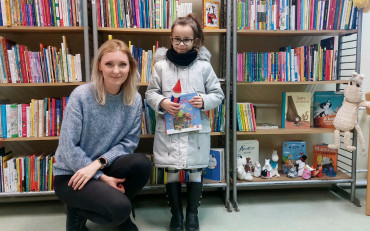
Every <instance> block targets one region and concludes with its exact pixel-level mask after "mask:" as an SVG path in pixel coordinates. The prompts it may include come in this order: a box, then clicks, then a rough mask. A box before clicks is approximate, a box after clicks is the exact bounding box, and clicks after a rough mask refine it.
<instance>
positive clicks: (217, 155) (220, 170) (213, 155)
mask: <svg viewBox="0 0 370 231" xmlns="http://www.w3.org/2000/svg"><path fill="white" fill-rule="evenodd" d="M147 157H148V159H149V160H150V161H151V162H152V163H153V168H152V175H151V178H150V179H149V182H148V184H150V185H157V184H166V183H167V173H168V172H167V169H165V168H157V167H155V166H154V156H153V155H152V154H147ZM202 178H203V180H211V181H217V182H222V181H224V180H225V150H224V149H223V148H211V150H210V153H209V164H208V167H207V168H205V169H203V174H202ZM179 182H181V183H186V182H189V173H188V171H186V170H180V171H179Z"/></svg>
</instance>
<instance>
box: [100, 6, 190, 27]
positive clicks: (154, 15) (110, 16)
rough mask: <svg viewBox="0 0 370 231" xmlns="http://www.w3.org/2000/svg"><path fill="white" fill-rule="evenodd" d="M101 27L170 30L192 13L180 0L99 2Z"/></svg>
mask: <svg viewBox="0 0 370 231" xmlns="http://www.w3.org/2000/svg"><path fill="white" fill-rule="evenodd" d="M96 4H97V20H98V26H99V27H120V28H131V27H132V28H133V27H135V28H152V29H154V28H155V29H159V28H162V29H165V28H170V27H171V25H172V23H173V22H174V21H175V19H176V18H177V17H182V16H186V15H187V14H189V13H191V12H192V11H193V10H192V7H193V6H192V3H181V1H180V0H152V1H149V0H118V1H112V0H97V1H96Z"/></svg>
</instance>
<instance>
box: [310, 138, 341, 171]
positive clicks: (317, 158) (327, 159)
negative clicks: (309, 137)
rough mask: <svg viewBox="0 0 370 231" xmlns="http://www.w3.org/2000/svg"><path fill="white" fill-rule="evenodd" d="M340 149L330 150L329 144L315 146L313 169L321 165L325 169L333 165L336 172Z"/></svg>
mask: <svg viewBox="0 0 370 231" xmlns="http://www.w3.org/2000/svg"><path fill="white" fill-rule="evenodd" d="M337 157H338V149H331V148H328V145H327V144H317V145H314V146H313V167H314V168H316V167H317V165H319V164H321V165H322V166H323V168H327V167H326V166H328V165H333V167H334V171H337V159H338V158H337Z"/></svg>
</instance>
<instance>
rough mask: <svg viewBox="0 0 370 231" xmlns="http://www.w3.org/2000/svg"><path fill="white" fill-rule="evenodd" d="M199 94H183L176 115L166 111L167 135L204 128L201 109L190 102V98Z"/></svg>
mask: <svg viewBox="0 0 370 231" xmlns="http://www.w3.org/2000/svg"><path fill="white" fill-rule="evenodd" d="M197 95H198V94H197V93H196V92H193V93H189V94H184V95H181V96H180V97H179V101H178V103H179V104H180V111H179V112H178V113H177V115H176V116H173V115H171V114H170V113H168V112H166V113H165V115H164V120H165V125H166V133H167V135H170V134H175V133H181V132H190V131H196V130H201V129H202V121H201V118H200V109H199V108H195V107H194V106H193V105H191V104H190V103H189V100H191V99H192V98H193V97H194V96H197Z"/></svg>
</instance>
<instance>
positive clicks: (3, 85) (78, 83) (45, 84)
mask: <svg viewBox="0 0 370 231" xmlns="http://www.w3.org/2000/svg"><path fill="white" fill-rule="evenodd" d="M85 83H86V82H75V83H0V87H70V86H79V85H83V84H85Z"/></svg>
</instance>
